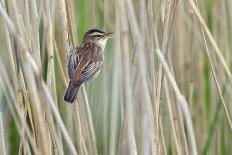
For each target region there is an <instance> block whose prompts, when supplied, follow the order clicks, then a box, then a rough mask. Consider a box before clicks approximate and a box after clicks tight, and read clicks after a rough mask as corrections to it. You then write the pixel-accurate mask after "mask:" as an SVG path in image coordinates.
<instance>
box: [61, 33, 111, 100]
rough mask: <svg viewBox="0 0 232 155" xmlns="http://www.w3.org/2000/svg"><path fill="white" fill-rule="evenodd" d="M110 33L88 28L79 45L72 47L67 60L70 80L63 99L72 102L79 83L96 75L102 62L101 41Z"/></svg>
mask: <svg viewBox="0 0 232 155" xmlns="http://www.w3.org/2000/svg"><path fill="white" fill-rule="evenodd" d="M110 34H111V33H105V32H103V31H100V30H97V29H92V30H89V31H87V32H86V33H85V36H84V39H83V42H82V43H81V45H80V46H79V47H76V48H74V49H73V51H72V52H71V55H70V57H69V62H68V76H69V79H70V82H69V86H68V88H67V90H66V92H65V95H64V101H66V102H69V103H73V102H74V101H75V100H76V98H77V92H78V90H79V88H80V87H81V84H82V83H83V82H85V81H88V80H90V79H93V78H94V77H95V76H97V74H98V73H99V71H100V68H101V66H102V64H103V62H104V55H103V51H104V47H103V46H101V43H102V42H103V41H104V40H107V39H108V38H109V35H110Z"/></svg>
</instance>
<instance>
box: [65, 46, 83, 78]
mask: <svg viewBox="0 0 232 155" xmlns="http://www.w3.org/2000/svg"><path fill="white" fill-rule="evenodd" d="M80 56H81V55H80V48H79V47H75V48H74V49H73V50H72V51H71V54H70V56H69V61H68V76H69V78H70V79H73V78H74V76H75V73H76V69H77V67H78V66H79V63H80Z"/></svg>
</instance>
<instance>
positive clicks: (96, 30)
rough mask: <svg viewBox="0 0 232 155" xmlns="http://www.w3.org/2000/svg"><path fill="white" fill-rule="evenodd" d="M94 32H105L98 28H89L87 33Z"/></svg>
mask: <svg viewBox="0 0 232 155" xmlns="http://www.w3.org/2000/svg"><path fill="white" fill-rule="evenodd" d="M94 32H99V33H105V32H103V31H101V30H98V29H91V30H89V31H88V33H94Z"/></svg>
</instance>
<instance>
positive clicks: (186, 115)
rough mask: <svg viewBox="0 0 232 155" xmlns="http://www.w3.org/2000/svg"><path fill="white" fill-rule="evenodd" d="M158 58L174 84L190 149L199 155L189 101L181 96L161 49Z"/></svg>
mask: <svg viewBox="0 0 232 155" xmlns="http://www.w3.org/2000/svg"><path fill="white" fill-rule="evenodd" d="M156 53H157V56H158V58H159V61H160V63H161V64H162V66H163V69H164V70H165V73H166V75H167V78H168V79H169V81H170V83H171V84H172V87H173V89H174V92H175V94H176V96H177V98H178V100H179V104H180V106H181V109H182V112H183V115H184V119H185V123H186V125H187V131H188V136H189V142H190V147H191V151H192V154H193V155H197V147H196V141H195V134H194V130H193V125H192V120H191V115H190V112H189V109H188V104H187V101H186V100H185V98H184V96H183V95H182V94H181V92H180V90H179V88H178V86H177V83H176V81H175V79H174V78H173V76H172V73H171V72H170V70H169V67H168V64H167V63H166V61H165V59H164V57H163V54H162V53H161V51H160V50H159V49H157V50H156Z"/></svg>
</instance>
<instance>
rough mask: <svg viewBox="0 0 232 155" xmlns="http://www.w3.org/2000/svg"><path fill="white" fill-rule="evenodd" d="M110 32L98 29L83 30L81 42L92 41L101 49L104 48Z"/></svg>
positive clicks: (110, 34)
mask: <svg viewBox="0 0 232 155" xmlns="http://www.w3.org/2000/svg"><path fill="white" fill-rule="evenodd" d="M112 34H113V33H112V32H110V33H107V32H103V31H101V30H98V29H91V30H88V31H87V32H85V35H84V38H83V42H88V41H92V42H95V43H96V44H97V45H99V46H100V47H101V48H102V49H103V50H104V48H105V45H106V42H107V40H108V39H109V38H111V36H112Z"/></svg>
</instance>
